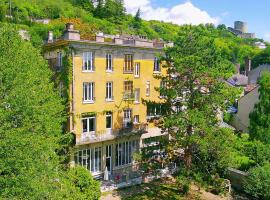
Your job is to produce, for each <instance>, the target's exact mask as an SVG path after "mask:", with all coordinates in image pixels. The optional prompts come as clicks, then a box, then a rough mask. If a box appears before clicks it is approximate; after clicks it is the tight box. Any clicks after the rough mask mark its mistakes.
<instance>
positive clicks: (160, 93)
mask: <svg viewBox="0 0 270 200" xmlns="http://www.w3.org/2000/svg"><path fill="white" fill-rule="evenodd" d="M166 85H167V84H166V82H165V81H160V88H159V97H160V98H164V97H165V95H164V89H165V88H166Z"/></svg>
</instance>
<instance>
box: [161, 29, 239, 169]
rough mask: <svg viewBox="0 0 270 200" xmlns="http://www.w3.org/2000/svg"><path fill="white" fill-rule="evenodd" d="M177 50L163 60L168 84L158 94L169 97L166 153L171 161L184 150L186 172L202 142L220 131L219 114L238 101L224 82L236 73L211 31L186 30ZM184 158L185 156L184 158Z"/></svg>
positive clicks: (163, 119) (164, 125) (163, 125)
mask: <svg viewBox="0 0 270 200" xmlns="http://www.w3.org/2000/svg"><path fill="white" fill-rule="evenodd" d="M175 41H176V42H175V44H174V47H172V48H168V49H166V50H165V56H163V57H162V58H161V61H162V63H164V64H163V68H165V69H166V70H167V74H166V75H165V76H157V78H158V79H160V80H161V81H163V82H164V83H165V85H166V86H165V87H161V88H159V89H158V91H159V92H160V93H161V94H160V95H161V96H165V97H166V98H165V102H164V104H165V105H166V110H165V112H164V113H162V115H161V119H160V120H159V127H160V128H162V130H163V132H167V133H168V134H169V136H170V137H169V138H170V139H169V141H167V143H168V144H167V146H166V149H167V150H166V151H167V154H168V158H169V159H173V158H178V157H179V154H178V153H177V152H178V151H177V152H176V151H175V150H176V149H182V150H183V160H184V164H185V167H186V169H190V168H191V167H192V164H193V160H194V159H196V158H195V157H194V153H195V152H196V149H197V148H199V147H198V145H199V142H198V141H199V140H200V139H201V138H203V137H206V135H208V134H213V133H215V132H217V131H218V129H219V127H218V119H217V116H218V113H219V110H224V109H225V107H226V106H227V104H228V103H229V102H231V101H233V99H234V98H235V93H234V92H232V91H230V88H229V87H228V86H227V85H226V84H225V83H224V82H223V81H221V80H222V79H223V78H227V77H228V76H230V75H231V74H232V72H233V65H232V63H231V62H229V61H228V60H226V59H224V58H223V57H222V55H221V53H220V52H221V51H220V50H219V49H218V48H217V47H216V44H215V39H214V38H213V37H212V36H211V34H209V32H208V30H207V28H206V27H205V26H203V25H201V26H183V27H182V28H181V31H180V33H179V36H178V38H177V39H176V40H175ZM180 156H181V155H180Z"/></svg>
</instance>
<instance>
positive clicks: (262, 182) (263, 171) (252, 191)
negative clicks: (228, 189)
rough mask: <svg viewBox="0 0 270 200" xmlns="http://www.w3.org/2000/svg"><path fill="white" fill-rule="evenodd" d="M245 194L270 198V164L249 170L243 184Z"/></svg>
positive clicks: (262, 198)
mask: <svg viewBox="0 0 270 200" xmlns="http://www.w3.org/2000/svg"><path fill="white" fill-rule="evenodd" d="M244 190H245V192H246V193H247V194H249V195H251V196H253V197H255V198H256V199H261V200H268V199H270V164H269V163H268V164H265V165H264V166H258V167H254V168H252V169H251V170H250V171H249V175H248V178H247V181H246V183H245V185H244Z"/></svg>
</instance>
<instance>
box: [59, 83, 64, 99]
mask: <svg viewBox="0 0 270 200" xmlns="http://www.w3.org/2000/svg"><path fill="white" fill-rule="evenodd" d="M58 87H59V96H60V97H63V96H64V94H63V88H64V84H63V82H62V81H60V82H59V86H58Z"/></svg>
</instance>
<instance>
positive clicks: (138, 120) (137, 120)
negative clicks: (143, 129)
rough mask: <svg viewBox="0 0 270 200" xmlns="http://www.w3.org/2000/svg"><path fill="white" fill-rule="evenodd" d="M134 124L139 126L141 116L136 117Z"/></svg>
mask: <svg viewBox="0 0 270 200" xmlns="http://www.w3.org/2000/svg"><path fill="white" fill-rule="evenodd" d="M133 123H134V124H139V123H140V116H139V115H134V122H133Z"/></svg>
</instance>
